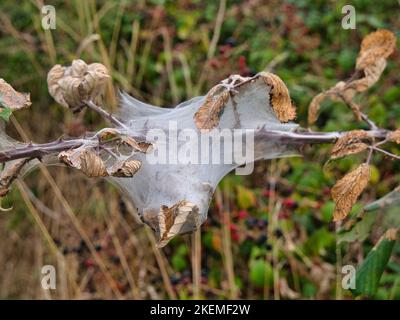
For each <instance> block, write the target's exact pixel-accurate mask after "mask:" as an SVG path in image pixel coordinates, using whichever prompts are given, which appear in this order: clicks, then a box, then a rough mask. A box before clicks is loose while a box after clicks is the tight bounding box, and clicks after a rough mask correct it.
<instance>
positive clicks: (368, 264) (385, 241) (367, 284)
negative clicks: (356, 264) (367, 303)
mask: <svg viewBox="0 0 400 320" xmlns="http://www.w3.org/2000/svg"><path fill="white" fill-rule="evenodd" d="M396 232H397V230H396V229H389V230H388V231H387V232H386V233H385V235H384V236H383V237H382V238H381V239H380V240H379V242H378V243H377V244H376V245H375V247H374V248H372V250H371V251H370V252H369V253H368V255H367V257H366V259H365V260H364V262H363V263H362V265H361V266H360V268H359V269H358V270H357V272H356V274H355V276H356V288H355V289H353V290H351V291H352V293H353V294H354V295H357V296H360V295H361V296H368V297H370V296H373V295H374V294H375V293H376V291H377V289H378V285H379V281H380V279H381V277H382V274H383V271H384V270H385V268H386V265H387V264H388V262H389V258H390V255H391V254H392V250H393V246H394V243H395V235H396Z"/></svg>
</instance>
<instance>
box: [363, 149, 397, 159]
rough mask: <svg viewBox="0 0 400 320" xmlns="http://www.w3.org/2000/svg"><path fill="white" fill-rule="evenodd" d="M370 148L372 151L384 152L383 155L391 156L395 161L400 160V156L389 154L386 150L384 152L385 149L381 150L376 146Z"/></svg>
mask: <svg viewBox="0 0 400 320" xmlns="http://www.w3.org/2000/svg"><path fill="white" fill-rule="evenodd" d="M368 148H369V149H372V150H375V151H379V152H382V153H384V154H386V155H387V156H389V157H392V158H395V159H397V160H400V156H398V155H395V154H393V153H390V152H388V151H386V150H383V149H381V148H377V147H376V146H369V147H368Z"/></svg>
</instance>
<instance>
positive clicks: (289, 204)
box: [282, 198, 297, 209]
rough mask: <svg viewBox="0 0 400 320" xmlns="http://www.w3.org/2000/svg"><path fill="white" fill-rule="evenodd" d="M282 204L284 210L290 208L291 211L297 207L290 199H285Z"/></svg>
mask: <svg viewBox="0 0 400 320" xmlns="http://www.w3.org/2000/svg"><path fill="white" fill-rule="evenodd" d="M282 204H283V206H285V207H286V208H291V209H293V208H296V207H297V203H296V201H294V200H293V199H291V198H287V199H285V200H283V202H282Z"/></svg>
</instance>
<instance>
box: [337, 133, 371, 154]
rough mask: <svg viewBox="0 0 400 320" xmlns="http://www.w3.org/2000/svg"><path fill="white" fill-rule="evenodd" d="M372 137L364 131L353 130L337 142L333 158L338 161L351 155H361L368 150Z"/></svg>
mask: <svg viewBox="0 0 400 320" xmlns="http://www.w3.org/2000/svg"><path fill="white" fill-rule="evenodd" d="M369 142H371V137H370V136H369V135H368V132H366V131H364V130H353V131H350V132H348V133H346V134H345V135H344V136H343V137H341V138H339V139H338V141H336V144H335V145H334V146H333V148H332V151H331V158H332V159H336V158H340V157H343V156H347V155H349V154H354V153H359V152H362V151H364V150H365V149H367V148H368V144H367V143H369Z"/></svg>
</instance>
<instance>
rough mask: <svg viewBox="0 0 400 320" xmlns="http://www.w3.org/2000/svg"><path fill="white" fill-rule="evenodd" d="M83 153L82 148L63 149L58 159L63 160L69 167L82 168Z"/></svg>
mask: <svg viewBox="0 0 400 320" xmlns="http://www.w3.org/2000/svg"><path fill="white" fill-rule="evenodd" d="M81 154H82V149H70V150H67V151H62V152H60V153H59V154H58V160H60V161H61V162H63V163H64V164H66V165H67V166H69V167H73V168H76V169H79V170H80V169H81Z"/></svg>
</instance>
